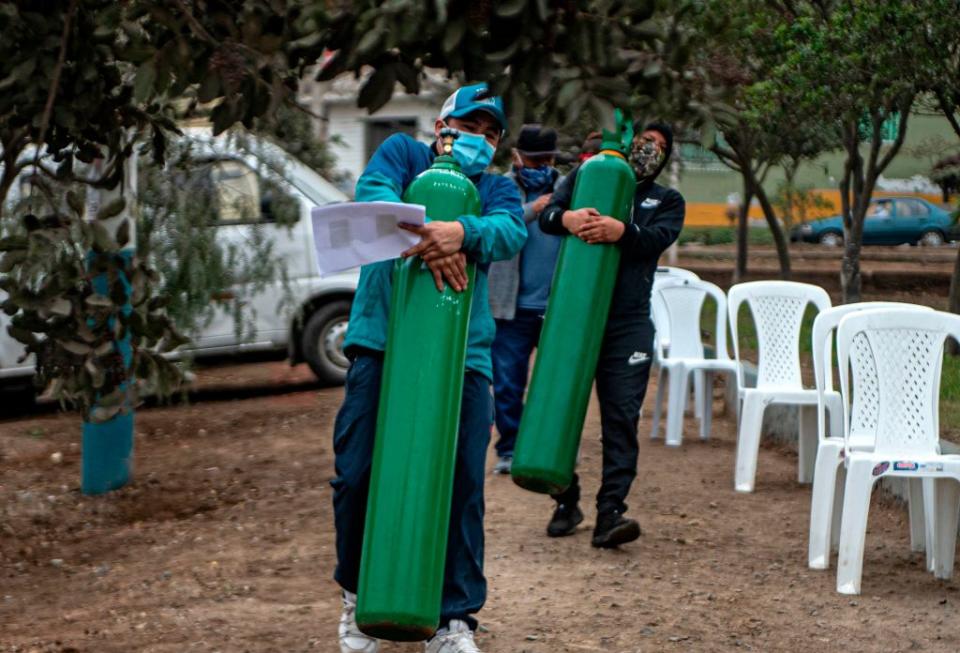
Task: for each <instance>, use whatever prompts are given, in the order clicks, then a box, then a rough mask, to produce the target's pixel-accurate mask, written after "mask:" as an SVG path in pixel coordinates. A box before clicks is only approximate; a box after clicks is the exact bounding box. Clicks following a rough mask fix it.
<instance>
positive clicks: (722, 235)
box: [677, 227, 773, 245]
mask: <svg viewBox="0 0 960 653" xmlns="http://www.w3.org/2000/svg"><path fill="white" fill-rule="evenodd" d="M736 239H737V232H736V229H734V228H733V227H684V228H683V230H682V231H681V232H680V237H679V238H678V239H677V243H678V244H680V245H686V244H687V243H697V244H700V245H732V244H733V243H734V242H735V241H736ZM747 243H748V244H749V245H773V235H772V234H771V233H770V230H769V229H767V228H765V227H750V228H749V229H747Z"/></svg>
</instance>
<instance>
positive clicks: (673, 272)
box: [655, 265, 700, 279]
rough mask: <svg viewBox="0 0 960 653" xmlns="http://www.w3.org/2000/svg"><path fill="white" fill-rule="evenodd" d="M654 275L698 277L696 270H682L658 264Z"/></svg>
mask: <svg viewBox="0 0 960 653" xmlns="http://www.w3.org/2000/svg"><path fill="white" fill-rule="evenodd" d="M655 276H656V278H660V277H662V276H674V277H683V278H684V279H699V278H700V276H699V275H697V273H696V272H691V271H690V270H684V269H683V268H675V267H672V266H670V265H658V266H657V271H656V273H655Z"/></svg>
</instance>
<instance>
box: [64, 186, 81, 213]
mask: <svg viewBox="0 0 960 653" xmlns="http://www.w3.org/2000/svg"><path fill="white" fill-rule="evenodd" d="M67 204H68V205H69V206H70V209H71V210H72V211H73V212H74V213H76V214H77V216H78V217H79V216H81V215H83V200H82V199H81V198H80V194H79V193H77V192H76V191H75V190H73V189H70V190H68V191H67Z"/></svg>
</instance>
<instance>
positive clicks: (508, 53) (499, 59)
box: [487, 40, 520, 63]
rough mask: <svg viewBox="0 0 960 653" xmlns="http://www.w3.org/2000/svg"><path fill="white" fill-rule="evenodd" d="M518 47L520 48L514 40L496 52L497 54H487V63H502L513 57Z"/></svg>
mask: <svg viewBox="0 0 960 653" xmlns="http://www.w3.org/2000/svg"><path fill="white" fill-rule="evenodd" d="M518 47H520V41H519V40H514V41H512V42H511V43H510V44H509V45H508V46H507V47H505V48H504V49H502V50H498V51H497V52H491V53H490V54H488V55H487V61H490V62H493V63H504V62H505V61H507V60H508V59H510V57H512V56H513V55H514V53H515V52H516V51H517V48H518Z"/></svg>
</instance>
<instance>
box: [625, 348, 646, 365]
mask: <svg viewBox="0 0 960 653" xmlns="http://www.w3.org/2000/svg"><path fill="white" fill-rule="evenodd" d="M648 360H650V354H648V353H647V352H645V351H635V352H633V353H632V354H630V358H628V359H627V365H639V364H640V363H645V362H647V361H648Z"/></svg>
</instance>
